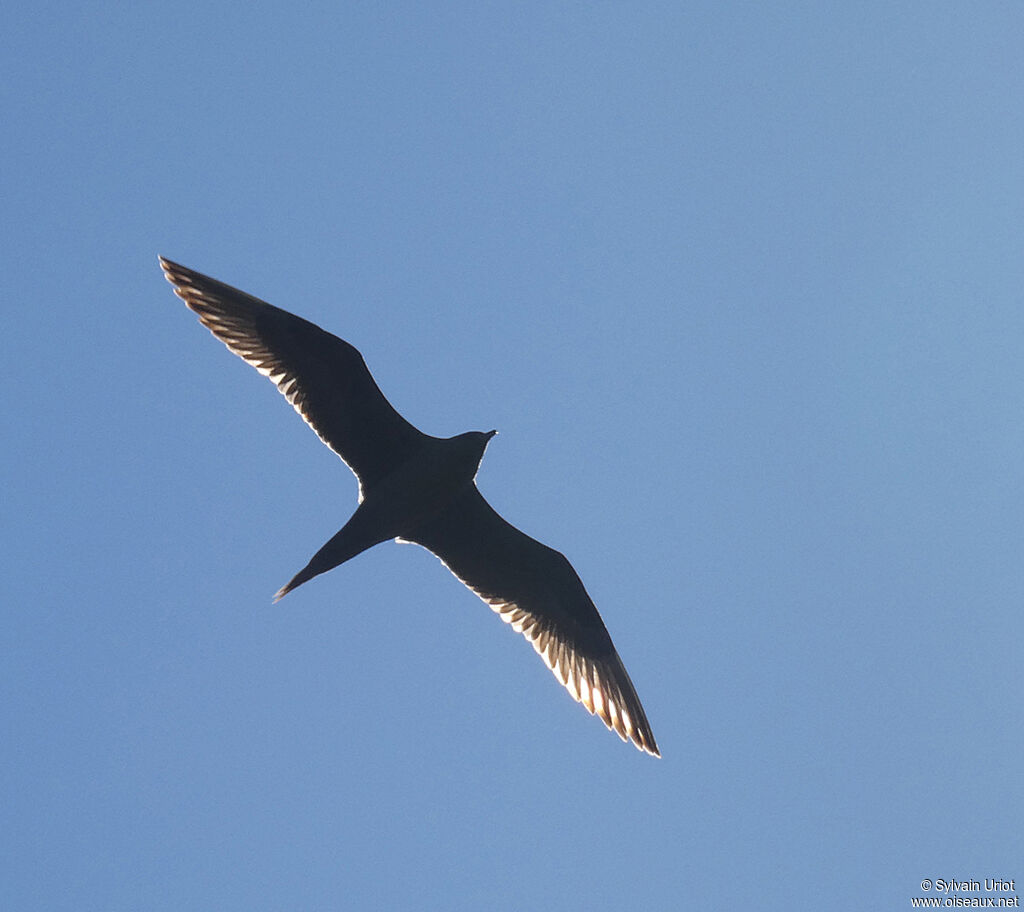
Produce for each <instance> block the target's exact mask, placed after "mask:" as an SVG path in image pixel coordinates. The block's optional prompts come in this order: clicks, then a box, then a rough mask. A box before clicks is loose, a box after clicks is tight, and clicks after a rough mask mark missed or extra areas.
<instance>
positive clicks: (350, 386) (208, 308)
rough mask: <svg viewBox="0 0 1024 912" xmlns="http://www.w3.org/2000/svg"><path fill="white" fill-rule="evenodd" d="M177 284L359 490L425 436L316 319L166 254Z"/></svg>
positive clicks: (351, 348)
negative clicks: (350, 475) (356, 481)
mask: <svg viewBox="0 0 1024 912" xmlns="http://www.w3.org/2000/svg"><path fill="white" fill-rule="evenodd" d="M160 265H161V266H162V267H163V270H164V274H165V275H166V276H167V280H168V281H169V282H170V283H171V284H172V285H173V286H174V291H175V293H176V294H177V295H178V297H179V298H181V299H182V300H183V301H184V302H185V303H186V304H187V305H188V306H189V307H190V308H191V309H192V310H194V311H195V312H196V314H197V315H198V316H199V319H200V321H202V323H203V325H204V326H206V327H207V329H209V330H210V332H212V333H213V334H214V335H215V336H216V337H217V338H218V339H220V340H221V342H223V343H224V344H225V345H226V346H227V347H228V348H229V349H230V350H231V351H233V352H234V353H235V354H236V355H238V356H239V357H240V358H243V359H244V360H246V361H247V362H249V364H251V365H252V366H253V367H255V368H256V369H257V370H258V371H259V372H260V373H261V374H263V375H264V376H266V377H269V378H270V379H271V380H272V381H273V382H274V383H275V384H276V386H277V388H278V389H279V390H280V391H281V393H282V394H283V395H284V396H285V398H286V399H287V400H288V401H289V402H290V403H291V404H292V406H293V407H294V408H295V411H297V412H298V413H299V414H300V415H301V416H302V418H303V419H304V420H305V422H306V423H307V424H308V425H309V426H310V427H311V428H313V430H314V431H316V433H317V435H318V436H319V437H320V439H321V440H322V441H323V442H324V443H326V444H327V446H329V447H330V448H331V449H332V450H334V452H335V453H337V454H338V455H339V456H340V457H341V458H342V459H343V460H344V461H345V463H346V465H348V467H349V468H350V469H352V471H353V472H354V473H355V475H356V478H358V479H359V489H360V496H362V491H363V489H364V488H366V487H367V486H371V485H373V484H374V483H375V482H377V481H379V480H380V479H381V478H384V477H385V476H387V475H388V474H389V473H390V472H392V471H393V470H394V469H395V468H397V467H398V466H399V465H401V464H402V462H404V461H405V459H406V458H407V457H408V455H409V454H410V453H411V452H412V451H413V450H414V449H416V448H418V447H419V446H421V445H422V442H423V440H424V439H425V437H426V435H424V434H423V433H421V432H420V431H419V430H417V429H416V428H415V427H413V426H412V425H411V424H409V422H408V421H406V420H405V419H404V418H403V417H402V416H401V415H399V414H398V412H397V411H395V409H394V408H393V407H392V405H391V403H390V402H388V400H387V399H385V398H384V394H383V393H382V392H381V391H380V388H379V387H378V386H377V384H376V382H375V381H374V379H373V377H372V376H371V374H370V371H369V370H368V369H367V367H366V363H365V362H364V361H363V356H362V355H361V354H359V351H358V350H357V349H356V348H355V347H354V346H352V345H350V344H349V343H348V342H346V341H344V340H343V339H339V338H338V337H337V336H335V335H332V334H331V333H329V332H326V331H325V330H323V329H321V328H320V327H319V326H317V325H316V324H315V323H310V322H309V321H308V320H304V319H302V317H297V316H295V314H291V313H288V311H286V310H281V308H279V307H274V306H273V305H272V304H268V303H267V302H266V301H261V300H260V299H259V298H254V297H253V296H252V295H249V294H246V293H245V292H244V291H239V290H238V289H237V288H232V287H231V286H230V285H225V284H224V283H223V282H218V281H217V280H216V279H211V278H210V277H209V276H205V275H203V274H202V273H199V272H195V271H194V270H192V269H188V268H186V267H185V266H179V265H178V264H177V263H172V262H171V261H170V260H167V259H164V258H163V257H160Z"/></svg>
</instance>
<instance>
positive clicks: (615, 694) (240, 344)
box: [160, 257, 661, 757]
mask: <svg viewBox="0 0 1024 912" xmlns="http://www.w3.org/2000/svg"><path fill="white" fill-rule="evenodd" d="M160 265H161V267H163V271H164V274H165V275H166V277H167V280H168V281H169V282H170V283H171V284H172V285H173V286H174V291H175V294H177V295H178V297H179V298H181V299H182V300H183V301H184V302H185V303H186V304H187V305H188V306H189V308H191V309H192V310H193V311H195V313H196V314H197V315H198V316H199V320H200V322H201V323H202V324H203V325H204V326H206V328H207V329H209V330H210V332H212V333H213V334H214V335H215V336H216V337H217V338H218V339H220V341H221V342H223V343H224V344H225V345H226V346H227V347H228V348H229V349H230V350H231V351H232V352H234V353H235V354H236V355H238V356H239V357H240V358H243V359H244V360H245V361H247V362H248V363H249V364H251V365H252V366H253V367H255V368H256V370H258V371H259V372H260V373H261V374H263V375H264V376H265V377H269V378H270V379H271V380H272V381H273V382H274V384H275V385H276V386H277V388H278V389H279V390H280V391H281V393H282V394H283V395H284V397H285V398H286V399H287V400H288V401H289V402H290V403H291V404H292V406H293V407H294V408H295V410H296V411H297V412H298V413H299V414H300V415H301V416H302V418H303V419H304V420H305V422H306V423H307V424H308V425H309V426H310V427H311V428H312V429H313V430H314V431H316V433H317V436H319V438H320V439H321V440H322V441H323V442H324V443H325V444H327V446H328V447H330V448H331V449H332V450H333V451H334V452H335V453H337V454H338V456H340V457H341V458H342V460H343V461H344V462H345V464H346V465H347V466H348V467H349V468H350V469H351V470H352V472H353V473H354V474H355V476H356V479H357V480H358V482H359V505H358V506H357V508H356V511H355V513H353V514H352V517H351V518H350V519H349V521H348V522H347V523H345V525H344V526H343V527H342V529H341V531H340V532H338V533H337V535H335V536H334V537H333V538H332V539H331V540H330V541H328V542H327V544H326V545H324V546H323V547H322V548H321V549H320V550H319V551H318V552H317V553H316V554H314V555H313V557H312V559H311V560H310V561H309V563H308V564H307V565H306V566H305V567H304V568H303V569H302V570H300V571H299V572H298V573H297V574H296V575H295V577H294V578H293V579H292V580H291V582H289V583H288V584H287V585H285V586H284V587H282V588H281V589H280V591H278V593H277V596H276V598H275V601H277V599H280V598H282V597H284V596H285V595H287V594H288V593H289V592H291V591H292V590H293V589H295V588H296V587H298V586H301V585H302V584H303V583H304V582H306V581H307V580H310V579H312V578H313V577H314V576H318V575H319V574H321V573H326V572H327V571H328V570H331V569H333V568H334V567H337V566H338V565H339V564H342V563H344V562H345V561H347V560H349V559H350V558H353V557H355V556H356V555H357V554H359V553H361V552H362V551H365V550H366V549H367V548H370V547H372V546H373V545H376V544H379V543H380V542H383V541H387V540H388V539H391V538H393V539H396V540H398V541H403V542H412V543H413V544H417V545H421V546H422V547H424V548H427V549H428V550H429V551H431V552H433V554H434V555H436V556H437V557H438V558H439V559H440V560H441V562H442V563H443V564H444V565H445V566H446V567H447V568H448V569H449V570H451V572H452V573H453V574H454V575H455V576H456V578H458V579H459V580H460V581H461V582H462V583H464V584H465V585H466V586H467V587H468V588H469V589H471V590H472V591H473V592H474V593H476V595H478V596H479V597H480V598H481V599H483V601H484V602H486V603H487V604H488V605H489V606H490V607H491V608H492V609H493V610H494V611H495V612H497V614H498V615H499V616H500V617H501V619H502V620H503V621H505V622H506V623H507V624H509V625H510V626H511V627H512V629H513V630H516V631H518V632H519V633H521V634H523V636H525V637H526V639H527V640H529V641H530V643H531V644H532V645H533V648H534V649H535V650H536V651H537V653H538V654H539V655H540V657H541V658H542V659H544V662H545V663H546V664H547V666H548V668H550V669H551V671H552V672H554V674H555V677H557V678H558V680H559V681H560V682H561V683H562V684H563V685H564V686H565V688H566V689H567V690H568V691H569V693H570V694H571V695H572V697H573V699H574V700H577V701H578V702H580V703H582V704H583V705H584V706H585V707H586V708H587V709H588V710H589V711H590V712H591V713H592V714H597V715H598V716H600V718H601V719H602V720H603V721H604V723H605V725H607V726H608V728H610V729H612V730H613V731H615V732H617V733H618V735H619V737H621V738H622V739H623V740H624V741H626V740H629V741H632V742H633V744H635V745H636V747H638V748H639V749H640V750H643V751H646V752H647V753H649V754H653V755H654V756H656V757H660V756H661V754H660V753H659V751H658V745H657V744H656V743H655V741H654V734H653V733H652V732H651V726H650V724H649V723H648V721H647V716H646V715H645V714H644V709H643V706H641V705H640V699H639V698H638V697H637V695H636V690H634V688H633V684H632V682H631V681H630V680H629V675H628V674H627V673H626V669H625V667H624V666H623V664H622V660H621V659H620V658H619V656H618V653H616V651H615V647H614V646H613V645H612V640H611V637H610V636H609V635H608V631H607V629H606V628H605V626H604V622H603V621H602V620H601V616H600V615H599V614H598V613H597V608H595V607H594V603H593V602H592V601H591V600H590V596H589V595H587V590H586V589H584V588H583V583H582V582H581V581H580V578H579V576H578V575H577V574H576V571H575V570H574V569H573V567H572V564H570V563H569V561H568V560H567V559H566V558H565V556H564V555H563V554H561V553H559V552H558V551H555V550H554V549H552V548H549V547H547V546H546V545H542V544H541V543H540V542H538V541H536V540H534V539H532V538H530V537H529V536H528V535H526V534H524V533H523V532H520V531H519V530H518V529H517V528H516V527H515V526H513V525H511V524H510V523H508V522H506V521H505V520H504V519H502V518H501V516H499V515H498V514H497V513H496V512H495V511H494V509H493V508H492V507H491V505H490V504H488V503H487V501H486V500H484V498H483V495H482V494H481V493H480V491H479V490H478V489H477V487H476V482H475V478H476V473H477V469H478V468H479V467H480V460H481V459H482V458H483V455H484V449H485V448H486V447H487V444H488V443H489V442H490V440H491V438H492V437H493V436H494V435H495V434H496V433H497V432H496V431H486V432H483V431H469V432H468V433H465V434H458V435H456V436H455V437H448V438H441V437H432V436H430V435H429V434H424V433H423V432H422V431H419V430H417V429H416V428H415V427H413V426H412V425H411V424H409V422H408V421H406V420H405V419H404V418H403V417H402V416H401V415H399V414H398V412H397V411H395V409H394V408H393V407H392V405H391V403H390V402H388V400H387V399H385V398H384V394H383V393H382V392H381V391H380V388H379V387H378V386H377V384H376V383H375V382H374V379H373V377H372V376H371V375H370V372H369V370H367V367H366V363H365V362H364V361H363V358H362V355H360V354H359V352H358V351H357V350H356V349H355V348H354V347H353V346H351V345H350V344H349V343H348V342H345V341H343V340H342V339H339V338H338V337H337V336H334V335H331V333H329V332H325V331H324V330H322V329H321V328H320V327H319V326H316V325H315V324H313V323H310V322H309V321H308V320H304V319H302V318H301V317H297V316H295V315H294V314H291V313H288V312H287V311H285V310H281V309H280V308H277V307H274V306H272V305H271V304H267V303H266V302H265V301H261V300H259V299H258V298H254V297H252V296H251V295H248V294H246V293H245V292H243V291H239V290H238V289H237V288H232V287H231V286H230V285H225V284H224V283H223V282H218V281H217V280H216V279H211V278H209V277H208V276H205V275H202V274H201V273H198V272H194V271H193V270H191V269H187V268H185V267H184V266H179V265H178V264H177V263H172V262H171V261H170V260H167V259H164V258H163V257H160Z"/></svg>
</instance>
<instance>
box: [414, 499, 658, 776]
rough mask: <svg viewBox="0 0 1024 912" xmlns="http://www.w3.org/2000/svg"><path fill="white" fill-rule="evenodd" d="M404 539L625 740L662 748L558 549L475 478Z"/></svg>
mask: <svg viewBox="0 0 1024 912" xmlns="http://www.w3.org/2000/svg"><path fill="white" fill-rule="evenodd" d="M403 539H404V540H406V541H411V542H413V543H415V544H417V545H422V546H423V547H425V548H428V549H429V550H430V551H432V552H433V553H434V554H435V555H436V556H437V557H439V558H440V559H441V561H442V562H443V563H444V564H445V566H446V567H448V569H449V570H451V572H452V573H453V574H454V575H455V576H456V577H457V578H458V579H459V580H460V581H461V582H463V583H464V584H465V585H466V586H468V587H469V588H470V589H471V590H472V591H473V592H475V593H476V594H477V595H478V596H479V597H480V598H481V599H483V601H484V602H486V603H487V604H488V605H490V607H491V608H492V609H493V610H494V611H495V612H497V613H498V614H499V615H500V616H501V619H502V620H503V621H505V622H506V623H507V624H509V625H511V627H512V628H513V629H514V630H517V631H518V632H519V633H521V634H523V636H525V637H526V639H527V640H529V641H530V643H531V644H532V645H533V648H534V649H535V650H536V651H537V653H538V654H539V655H540V656H541V658H543V659H544V662H545V663H546V664H547V666H548V668H550V669H551V670H552V671H553V672H554V674H555V676H556V677H557V678H558V680H559V681H560V682H561V683H562V684H563V685H564V686H565V688H566V689H567V690H568V691H569V693H570V694H571V695H572V697H573V699H575V700H577V701H579V702H580V703H582V704H583V705H584V706H585V707H586V708H587V709H588V710H589V711H590V712H591V713H596V714H597V715H599V716H600V717H601V719H602V720H603V721H604V723H605V725H607V726H608V727H609V728H610V729H612V730H613V731H615V732H617V733H618V734H619V736H620V737H621V738H622V739H623V740H624V741H625V740H627V739H628V740H631V741H632V742H633V743H634V744H635V745H636V746H637V747H638V748H640V749H641V750H644V751H647V753H649V754H653V755H654V756H661V755H660V753H659V752H658V745H657V744H656V743H655V740H654V733H653V732H652V731H651V726H650V724H649V723H648V721H647V716H646V715H645V713H644V709H643V706H641V705H640V699H639V698H638V697H637V695H636V690H635V689H634V688H633V683H632V681H630V679H629V675H628V674H627V673H626V669H625V667H624V666H623V664H622V660H621V659H620V658H619V656H618V653H616V651H615V647H614V645H613V644H612V640H611V637H610V636H609V635H608V630H607V629H606V628H605V626H604V622H603V621H602V620H601V616H600V615H599V614H598V612H597V608H595V607H594V603H593V602H592V601H591V600H590V596H589V595H587V591H586V589H584V587H583V583H582V581H581V580H580V578H579V576H578V575H577V574H576V571H575V570H574V569H573V567H572V564H570V563H569V561H568V560H567V559H566V557H565V556H564V555H563V554H561V553H559V552H558V551H555V550H554V549H552V548H549V547H547V546H546V545H542V544H541V543H540V542H538V541H536V540H535V539H532V538H530V536H528V535H526V534H524V533H523V532H520V531H519V530H518V529H517V528H516V527H515V526H513V525H511V524H510V523H508V522H506V521H505V520H504V519H502V518H501V516H499V515H498V513H497V512H495V510H494V509H493V508H492V507H491V505H490V504H488V503H487V501H486V500H484V497H483V495H482V494H481V493H480V492H479V490H477V487H476V485H475V484H470V485H469V486H468V487H467V488H466V489H465V491H464V492H463V493H462V494H461V495H460V496H459V497H458V498H456V499H455V500H454V501H453V502H452V504H451V505H450V506H448V507H447V508H446V509H445V510H444V511H443V512H441V513H440V514H438V515H437V516H435V517H433V518H432V519H430V520H428V521H427V522H425V523H422V524H420V525H419V526H418V527H416V528H415V529H413V530H412V531H410V532H407V533H406V534H405V535H403Z"/></svg>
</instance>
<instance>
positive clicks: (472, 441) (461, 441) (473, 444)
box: [451, 431, 498, 475]
mask: <svg viewBox="0 0 1024 912" xmlns="http://www.w3.org/2000/svg"><path fill="white" fill-rule="evenodd" d="M497 433H498V432H497V431H466V433H465V434H458V435H457V436H455V437H452V438H451V440H452V443H454V444H455V445H456V446H457V447H458V452H459V456H460V458H459V462H460V463H462V464H464V465H466V464H468V465H472V472H473V474H474V475H475V474H476V470H477V469H478V468H479V467H480V460H481V459H483V458H484V450H486V449H487V444H488V443H490V442H491V438H492V437H493V436H494V435H495V434H497Z"/></svg>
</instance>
